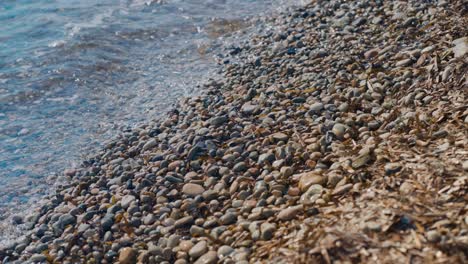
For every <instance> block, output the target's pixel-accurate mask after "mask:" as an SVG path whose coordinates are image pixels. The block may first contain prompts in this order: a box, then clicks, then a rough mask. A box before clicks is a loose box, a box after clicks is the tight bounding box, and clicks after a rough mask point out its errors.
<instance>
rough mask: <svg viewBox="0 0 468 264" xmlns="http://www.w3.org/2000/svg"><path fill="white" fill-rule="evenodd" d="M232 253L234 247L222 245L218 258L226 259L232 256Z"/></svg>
mask: <svg viewBox="0 0 468 264" xmlns="http://www.w3.org/2000/svg"><path fill="white" fill-rule="evenodd" d="M232 252H234V249H233V248H232V247H230V246H227V245H222V246H220V247H219V249H218V257H219V258H224V257H226V256H229V255H231V253H232Z"/></svg>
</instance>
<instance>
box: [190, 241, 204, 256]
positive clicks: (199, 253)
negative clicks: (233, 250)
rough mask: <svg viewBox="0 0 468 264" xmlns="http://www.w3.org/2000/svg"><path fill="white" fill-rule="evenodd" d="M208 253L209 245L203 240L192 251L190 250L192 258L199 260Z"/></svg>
mask: <svg viewBox="0 0 468 264" xmlns="http://www.w3.org/2000/svg"><path fill="white" fill-rule="evenodd" d="M207 251H208V245H207V243H206V241H204V240H202V241H200V242H198V243H197V244H195V246H193V247H192V248H191V249H190V250H189V252H188V253H189V255H190V257H192V258H198V257H200V256H202V255H203V254H205V253H206V252H207Z"/></svg>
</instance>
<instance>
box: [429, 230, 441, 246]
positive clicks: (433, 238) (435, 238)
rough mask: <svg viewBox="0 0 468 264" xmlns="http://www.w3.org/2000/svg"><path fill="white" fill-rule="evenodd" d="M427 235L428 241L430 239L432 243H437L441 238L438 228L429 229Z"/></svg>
mask: <svg viewBox="0 0 468 264" xmlns="http://www.w3.org/2000/svg"><path fill="white" fill-rule="evenodd" d="M426 237H427V241H429V242H431V243H437V242H439V241H440V239H441V236H440V233H439V232H438V231H436V230H430V231H428V232H427V234H426Z"/></svg>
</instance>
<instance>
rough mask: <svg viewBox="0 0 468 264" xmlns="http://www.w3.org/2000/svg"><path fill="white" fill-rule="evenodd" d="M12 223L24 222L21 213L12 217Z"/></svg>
mask: <svg viewBox="0 0 468 264" xmlns="http://www.w3.org/2000/svg"><path fill="white" fill-rule="evenodd" d="M11 223H12V224H14V225H20V224H22V223H23V217H21V216H19V215H14V216H12V217H11Z"/></svg>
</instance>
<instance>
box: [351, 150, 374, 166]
mask: <svg viewBox="0 0 468 264" xmlns="http://www.w3.org/2000/svg"><path fill="white" fill-rule="evenodd" d="M370 160H371V155H370V151H364V152H363V153H362V154H361V155H359V156H358V157H357V158H356V159H354V160H353V162H352V164H351V166H352V167H353V169H359V168H362V167H364V166H366V165H367V163H368V162H369V161H370Z"/></svg>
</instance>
